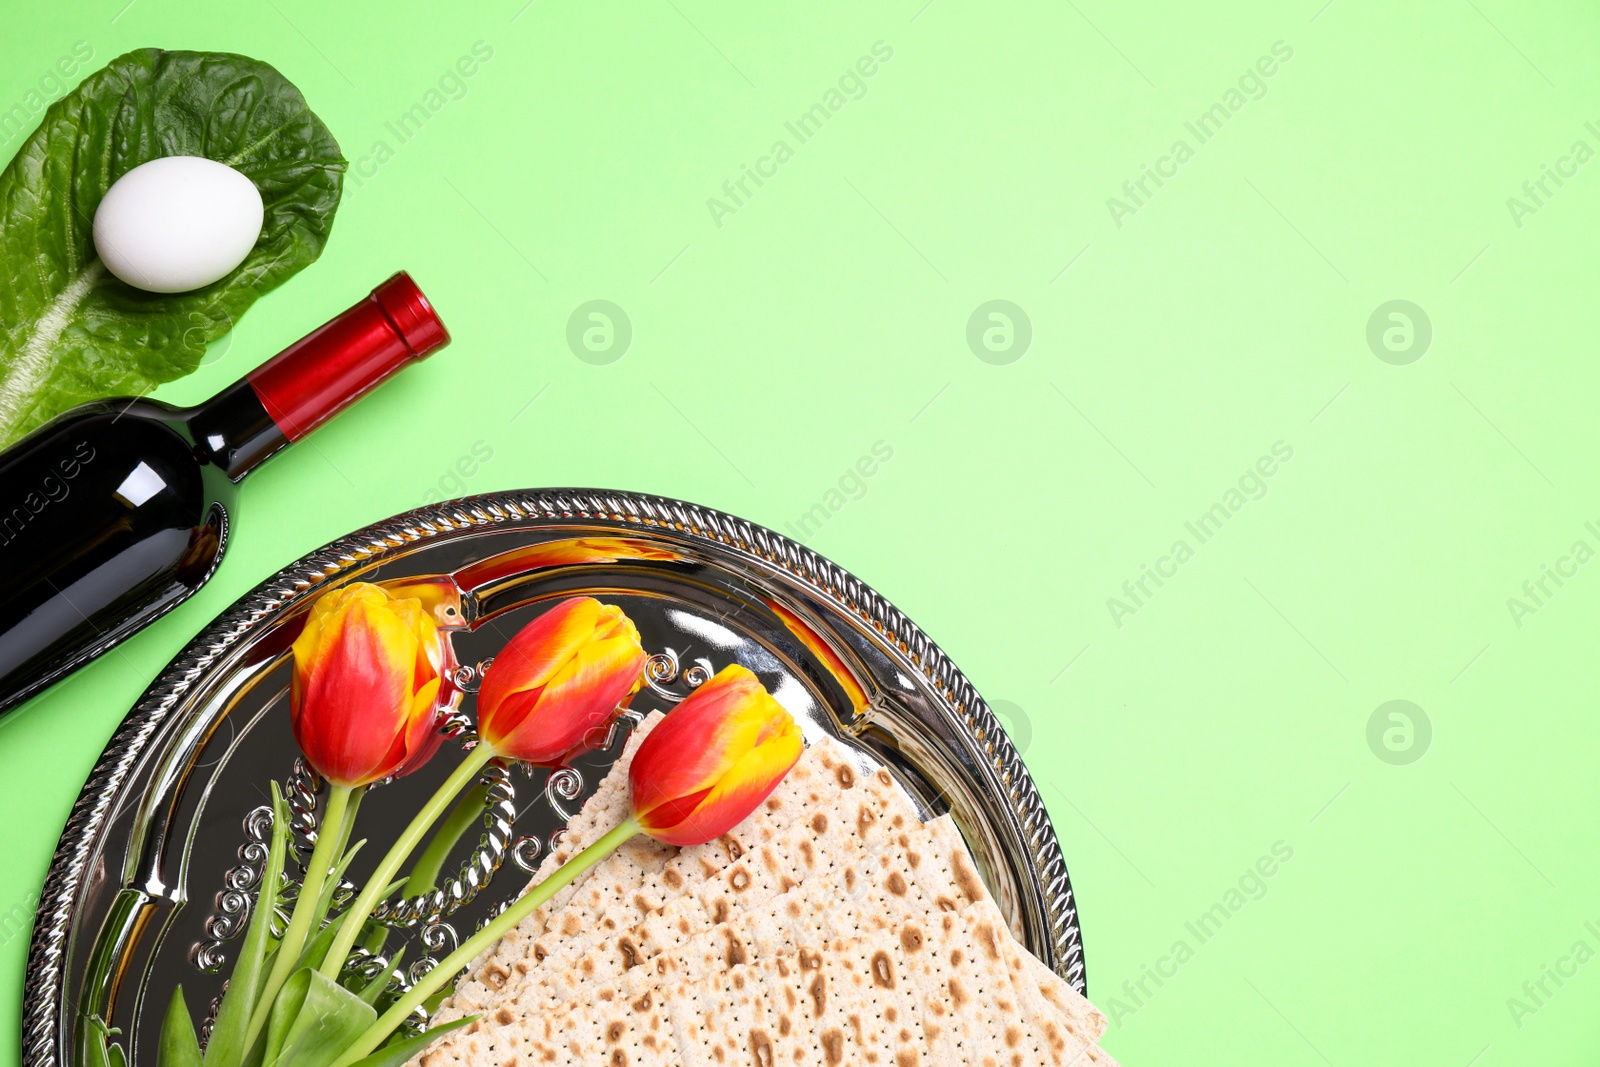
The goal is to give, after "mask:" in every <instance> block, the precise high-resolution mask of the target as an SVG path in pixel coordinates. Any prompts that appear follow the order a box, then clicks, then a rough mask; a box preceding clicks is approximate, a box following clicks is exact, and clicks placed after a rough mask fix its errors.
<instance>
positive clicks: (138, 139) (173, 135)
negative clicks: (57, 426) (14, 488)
mask: <svg viewBox="0 0 1600 1067" xmlns="http://www.w3.org/2000/svg"><path fill="white" fill-rule="evenodd" d="M174 155H189V156H205V157H207V158H210V159H214V160H218V161H220V162H223V163H226V164H228V165H229V166H232V167H235V168H237V169H238V170H240V171H241V172H243V173H244V174H245V175H246V176H247V177H248V178H250V180H251V181H253V182H254V183H255V186H256V188H257V189H258V190H259V191H260V192H261V199H262V201H263V204H264V207H265V210H266V214H265V219H264V223H263V227H262V231H261V236H260V238H259V239H258V240H257V241H256V246H255V248H254V249H253V250H252V251H251V252H250V255H249V256H247V257H246V258H245V261H244V262H243V263H241V264H240V265H239V266H238V268H236V269H235V270H234V271H233V272H232V273H231V274H229V275H228V276H227V277H225V278H223V279H222V280H221V281H218V282H216V283H214V284H212V285H209V286H206V287H205V288H203V289H197V290H195V291H194V292H190V293H176V294H162V293H147V292H143V291H141V290H138V289H134V288H132V287H131V286H128V285H125V284H124V283H122V282H120V281H118V280H117V279H116V278H115V277H113V276H112V275H111V274H110V272H108V271H107V270H106V269H105V267H104V264H102V263H101V262H100V260H99V259H98V258H97V257H96V255H95V250H94V241H93V234H92V226H93V220H94V213H95V209H96V208H97V207H99V205H100V200H101V198H102V197H104V196H105V193H106V190H107V189H108V188H110V186H111V184H112V183H113V182H114V181H116V180H117V179H118V178H120V177H122V175H124V174H126V173H127V172H128V171H130V170H132V169H133V168H134V167H136V166H138V165H139V164H141V163H147V162H149V161H150V160H152V159H156V158H159V157H162V156H174ZM345 166H346V164H345V160H344V158H343V156H341V155H340V152H339V145H338V143H337V142H336V141H334V139H333V135H332V134H330V133H329V132H328V129H327V127H326V126H324V125H323V124H322V121H321V120H320V119H318V118H317V116H316V115H314V114H312V112H311V109H310V108H309V107H308V106H307V105H306V101H305V98H304V97H303V96H301V95H300V91H299V90H298V89H296V88H295V87H294V86H293V85H292V84H290V83H289V81H288V80H287V79H285V78H284V77H283V75H281V74H279V73H278V72H277V71H276V70H274V69H273V68H272V67H271V66H269V65H267V64H266V63H262V62H260V61H258V60H254V59H250V58H248V57H245V56H238V55H230V54H227V53H221V52H167V51H162V50H161V49H158V48H143V49H139V50H137V51H134V52H129V53H127V54H126V55H123V56H119V57H118V58H116V59H114V60H112V61H111V62H110V63H109V64H107V66H106V67H105V68H104V69H102V70H99V71H97V72H95V73H94V74H91V75H90V76H89V77H88V78H86V79H84V81H83V83H82V84H81V85H79V86H78V87H77V88H76V89H74V90H73V91H72V92H70V93H68V94H67V95H66V96H64V97H62V98H61V99H60V100H58V101H56V102H55V103H54V104H52V105H51V106H50V108H49V109H48V110H46V112H45V114H44V119H43V120H42V122H41V123H40V126H39V129H38V130H36V131H35V132H34V134H33V136H31V137H30V138H28V140H27V141H26V142H24V143H23V145H22V147H21V148H20V149H19V150H18V152H17V155H16V157H15V158H14V159H12V161H11V163H10V165H9V166H8V167H6V169H5V171H4V172H3V173H0V445H4V444H7V443H9V442H11V441H13V440H15V439H16V438H17V437H20V436H21V435H22V434H24V433H26V432H27V431H28V430H30V429H32V428H33V427H35V426H37V425H39V424H40V423H42V422H44V421H45V420H46V419H48V418H50V417H51V416H53V415H56V414H58V413H60V412H62V411H64V410H66V409H67V408H69V407H72V406H73V405H75V404H79V403H82V402H84V401H87V400H94V399H98V398H102V397H106V396H112V395H119V394H122V395H138V394H143V393H147V392H149V391H150V390H151V389H153V388H154V387H155V386H156V385H157V384H159V383H161V382H165V381H170V380H172V379H174V378H181V377H182V376H184V375H185V374H188V373H190V372H191V371H193V370H194V369H195V368H196V367H197V366H198V365H199V363H200V359H201V357H202V356H203V355H204V354H205V348H206V344H207V342H209V341H212V340H215V339H216V338H218V337H220V336H222V335H223V334H224V333H227V332H228V331H229V330H230V329H232V328H233V324H234V323H235V322H236V321H237V320H238V319H239V317H240V316H241V315H243V314H244V313H245V311H246V310H247V309H248V308H249V307H250V305H251V304H252V303H254V302H255V300H256V298H257V297H258V296H260V295H261V294H262V293H265V292H267V291H268V290H270V289H272V288H273V287H275V286H277V285H278V284H279V283H281V282H283V281H284V280H285V279H287V278H289V277H291V276H293V275H294V274H295V273H296V272H297V271H299V270H300V269H301V268H302V267H304V266H306V265H307V264H309V263H311V262H313V261H314V260H315V259H316V258H317V256H319V255H320V254H321V253H322V247H323V245H324V244H325V243H326V241H327V239H328V233H329V231H330V229H331V228H332V226H333V217H334V212H335V210H336V209H337V208H338V204H339V192H340V188H341V186H342V183H343V180H344V178H343V175H344V169H345Z"/></svg>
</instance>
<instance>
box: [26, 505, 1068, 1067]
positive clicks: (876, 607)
mask: <svg viewBox="0 0 1600 1067" xmlns="http://www.w3.org/2000/svg"><path fill="white" fill-rule="evenodd" d="M561 519H571V520H585V519H600V520H605V521H610V522H619V523H622V524H624V525H628V526H634V527H637V528H640V529H642V530H661V529H668V530H671V531H672V532H673V533H675V534H677V535H679V536H688V537H691V538H699V539H702V540H706V541H711V542H715V543H716V544H718V545H719V546H721V547H722V548H723V549H724V550H730V549H731V550H732V551H733V552H734V553H736V554H737V555H742V556H745V557H748V558H750V559H752V560H755V561H759V562H761V563H764V564H766V565H768V566H773V567H778V568H780V569H782V570H784V571H786V572H788V573H789V574H790V575H791V576H792V577H794V578H796V579H798V580H799V581H801V582H803V583H805V584H806V585H807V586H809V587H810V588H811V589H812V590H814V591H815V592H817V593H819V594H821V595H823V596H825V597H827V598H828V599H829V600H831V601H832V602H833V603H834V604H836V605H837V606H839V607H840V608H842V609H843V610H845V611H847V612H849V613H850V614H852V615H854V616H856V617H857V618H858V619H859V620H861V621H862V622H864V623H866V624H867V625H869V626H871V627H872V628H873V629H874V630H876V631H877V632H878V633H879V634H880V635H881V636H882V637H883V638H884V639H885V640H887V641H888V642H890V643H891V644H893V645H894V646H895V647H897V648H898V649H899V650H900V652H901V653H902V654H903V655H904V656H905V657H906V658H907V659H908V660H909V662H910V663H911V664H912V665H913V666H915V667H916V668H917V669H918V670H920V671H921V672H922V674H923V675H924V676H925V677H926V678H927V679H928V681H929V682H930V683H931V684H932V685H933V686H934V687H935V689H936V690H937V691H938V692H939V694H940V696H941V697H942V698H943V699H944V701H945V704H946V705H947V708H946V709H945V710H948V711H949V712H951V713H953V715H954V716H955V719H956V725H957V726H958V727H960V728H961V729H962V730H964V731H965V732H966V733H967V734H968V735H969V736H977V737H983V738H985V739H988V743H987V744H986V745H984V746H980V747H981V748H982V750H983V751H984V752H985V754H986V755H987V757H988V759H989V760H990V762H991V763H992V764H993V769H994V771H995V772H996V775H997V778H998V781H1000V782H1003V783H1005V784H1006V788H1007V790H1008V792H1009V798H1008V799H1009V800H1010V802H1011V804H1012V806H1013V808H1014V810H1015V812H1016V813H1017V815H1018V818H1019V821H1020V824H1021V827H1022V831H1023V834H1024V836H1025V838H1026V842H1027V848H1028V851H1029V854H1030V855H1029V858H1030V860H1031V861H1032V865H1033V868H1034V870H1035V871H1036V872H1037V874H1038V876H1039V882H1040V885H1039V888H1040V892H1041V894H1042V896H1043V897H1044V899H1045V902H1046V905H1047V919H1048V921H1049V925H1050V934H1051V938H1052V942H1053V946H1052V947H1053V948H1054V951H1055V954H1056V958H1057V970H1058V971H1059V972H1060V973H1061V974H1062V975H1063V977H1065V978H1066V979H1067V980H1068V981H1070V982H1072V983H1073V985H1074V986H1076V987H1077V988H1078V989H1079V990H1080V991H1082V990H1084V989H1085V980H1084V963H1083V944H1082V936H1081V931H1080V929H1079V926H1078V915H1077V904H1076V901H1075V899H1074V897H1073V892H1072V885H1071V882H1070V881H1069V879H1068V876H1067V868H1066V861H1065V858H1064V857H1063V855H1062V852H1061V846H1060V842H1059V841H1058V840H1057V838H1056V835H1055V830H1054V827H1053V826H1052V824H1051V822H1050V816H1049V814H1048V813H1047V812H1046V810H1045V806H1044V801H1043V799H1042V798H1041V797H1040V795H1039V791H1038V789H1037V788H1036V787H1035V786H1034V783H1033V778H1032V776H1031V775H1030V774H1029V773H1028V770H1027V767H1026V766H1025V765H1024V764H1023V762H1022V757H1021V755H1020V754H1019V753H1018V752H1017V750H1016V748H1015V746H1014V745H1013V744H1012V743H1011V739H1010V737H1009V736H1008V735H1007V734H1006V732H1005V729H1004V728H1003V727H1002V726H1001V724H1000V722H999V720H998V719H997V718H995V716H994V713H993V712H992V711H991V710H990V709H989V706H988V705H987V704H986V703H985V702H984V701H983V698H982V697H981V696H979V695H978V692H977V690H976V689H974V688H973V686H972V684H971V683H970V682H969V681H968V680H967V678H966V676H965V675H963V674H962V673H961V671H960V670H958V669H957V668H956V666H955V664H954V663H952V662H951V661H950V659H949V657H948V656H946V655H945V653H944V651H943V650H942V649H940V648H939V646H938V645H936V644H935V643H934V642H933V641H932V640H931V639H930V638H929V637H928V635H927V634H925V633H923V632H922V630H921V629H920V628H918V627H917V625H916V624H915V623H913V622H912V621H911V620H910V619H908V618H907V617H906V616H905V615H903V614H902V613H901V612H900V611H899V609H897V608H896V607H895V606H894V605H893V604H890V603H889V602H888V601H887V600H885V599H884V598H883V597H882V596H880V595H879V594H878V593H877V592H876V591H874V590H873V589H872V588H870V587H869V586H867V585H866V584H865V583H864V582H862V581H861V580H860V579H858V578H856V577H855V576H854V575H852V574H851V573H850V572H848V571H846V570H845V569H844V568H842V567H840V566H838V565H837V564H835V563H833V562H832V561H831V560H828V559H826V558H825V557H823V556H820V555H818V554H817V553H815V552H813V551H812V550H811V549H809V548H806V547H805V546H804V545H801V544H799V543H798V542H795V541H792V540H790V539H789V538H787V537H784V536H783V535H781V534H778V533H775V532H773V531H772V530H769V529H767V528H765V527H763V526H758V525H756V524H754V523H751V522H747V521H745V520H743V519H740V518H737V517H736V516H733V515H729V514H727V513H725V512H721V511H717V510H715V509H712V508H707V507H702V506H700V505H697V504H691V503H688V502H686V501H682V500H676V499H673V498H670V497H660V496H653V495H648V494H642V493H629V492H612V491H608V490H597V489H523V490H507V491H503V492H495V493H484V494H479V495H476V496H470V497H462V498H459V499H456V500H447V501H444V502H442V503H439V504H433V505H428V506H425V507H421V508H417V509H414V510H412V511H408V512H404V513H402V514H399V515H396V516H394V517H392V518H389V519H385V520H383V521H380V522H377V523H373V524H371V525H369V526H366V527H364V528H362V529H360V530H357V531H355V532H353V533H351V534H347V535H346V536H344V537H341V538H339V539H337V540H335V541H333V542H331V543H329V544H327V545H325V546H323V547H322V548H320V549H317V550H316V551H313V552H311V553H309V554H307V555H305V556H302V557H301V558H300V559H298V560H296V561H295V562H294V563H291V564H289V565H288V566H286V567H284V568H283V569H282V570H280V571H278V572H277V573H276V574H274V575H273V576H272V577H270V578H268V579H267V580H266V581H264V582H262V583H261V584H260V585H258V586H256V587H255V588H254V589H252V590H251V591H250V592H248V593H246V594H245V595H244V596H242V597H240V598H239V599H238V600H237V601H235V602H234V603H233V604H232V605H231V606H230V607H228V608H226V609H225V610H224V611H222V612H221V613H220V614H219V615H217V617H216V618H215V619H213V620H212V622H211V623H209V624H208V625H207V626H206V627H205V628H204V629H203V630H201V631H200V633H199V634H198V635H196V637H195V638H194V639H193V640H192V641H190V643H189V644H188V645H187V646H185V648H184V649H183V651H182V652H180V653H179V654H178V655H177V656H176V657H175V658H174V659H173V660H172V661H171V662H170V663H169V664H168V665H167V666H166V667H165V668H164V669H163V670H162V671H161V673H160V674H159V675H157V677H156V679H155V681H154V682H152V683H151V685H150V687H149V688H148V689H147V690H146V691H145V693H144V695H143V696H141V697H140V698H139V700H138V702H137V703H136V704H135V705H134V707H133V709H132V710H131V711H130V712H129V713H128V715H127V717H126V718H125V719H124V720H123V722H122V724H121V725H120V726H119V727H118V728H117V730H116V732H115V733H114V734H113V735H112V737H111V740H110V741H109V742H107V745H106V748H105V750H104V752H103V753H102V754H101V756H100V759H99V760H98V761H97V762H96V763H95V766H94V769H93V771H91V772H90V774H89V777H88V779H87V781H85V783H84V786H83V790H82V792H81V793H80V794H79V796H78V799H77V801H75V802H74V804H73V806H72V811H71V814H70V815H69V816H68V818H67V822H66V825H65V826H64V827H63V828H62V833H61V840H60V843H59V844H58V845H57V846H56V851H55V854H54V856H53V857H52V859H51V861H50V868H49V872H48V873H47V875H46V877H45V882H44V886H43V888H42V890H41V892H40V902H39V908H38V912H37V914H36V917H35V921H34V928H33V934H32V938H31V941H30V944H29V949H28V959H27V967H26V971H25V973H24V978H23V1018H22V1030H21V1039H22V1065H23V1067H66V1065H63V1064H61V1063H60V1062H59V1060H58V1057H57V1050H58V1048H59V1044H60V1038H59V1033H58V1031H59V1026H60V1020H59V1018H58V1014H57V1011H56V1004H57V1001H58V1000H59V998H60V995H61V989H62V984H63V982H64V980H65V978H66V974H65V970H66V967H67V964H68V959H67V944H68V940H69V937H70V934H71V924H72V916H73V911H74V901H75V898H76V897H77V896H78V892H79V889H80V887H81V885H82V882H83V877H84V874H85V869H86V867H87V865H88V862H89V859H90V857H91V856H92V854H93V852H94V850H95V848H96V845H97V842H98V838H99V832H100V829H101V828H102V826H103V825H104V824H105V822H106V819H107V817H108V815H109V814H110V813H111V810H112V807H113V805H114V804H115V802H116V801H117V799H118V792H119V790H120V787H121V785H122V783H123V782H124V780H125V779H126V778H127V776H128V774H129V772H130V771H131V770H132V769H133V768H134V766H135V765H136V764H137V762H138V761H139V759H140V758H141V756H142V755H143V754H144V752H145V749H146V746H147V744H148V742H149V740H150V738H151V737H152V736H153V735H154V734H155V733H156V732H157V730H158V729H159V728H160V727H161V725H162V724H163V722H164V721H165V720H166V717H167V715H168V714H169V713H170V712H171V710H172V709H173V707H174V706H176V705H177V703H178V702H179V700H180V699H181V698H182V697H183V696H184V695H185V694H186V693H187V692H188V691H189V689H190V688H191V687H192V686H193V685H194V683H195V681H196V680H197V679H198V678H200V677H201V675H202V674H203V672H204V671H205V670H206V669H207V668H208V667H209V666H210V665H211V664H212V663H213V662H214V661H216V660H217V659H218V658H219V657H220V656H222V655H223V654H224V653H225V652H227V651H228V649H229V648H231V647H232V646H233V645H234V643H235V642H237V641H238V640H239V639H240V637H241V636H243V635H244V634H246V633H248V632H249V631H250V630H252V629H253V628H254V627H256V626H258V625H260V624H261V623H262V622H263V621H264V620H265V619H267V618H268V617H270V616H272V615H274V614H275V613H277V612H278V611H281V610H282V609H284V608H285V607H287V606H288V605H289V604H291V603H292V602H294V601H295V600H296V599H297V598H299V597H300V596H301V595H302V594H303V593H305V591H306V590H307V589H309V588H311V587H312V586H314V585H316V584H317V583H319V582H322V581H326V580H328V579H329V578H331V577H333V576H334V575H336V574H339V573H340V572H342V571H344V570H347V569H349V568H351V567H354V566H364V565H366V564H368V563H371V562H372V561H373V560H374V559H376V558H378V557H381V556H383V555H386V554H388V553H390V552H393V551H395V550H398V549H402V548H407V547H410V546H414V545H416V544H418V543H419V542H423V541H426V540H428V539H430V538H433V537H437V536H441V535H444V534H447V533H451V532H454V531H459V530H467V529H473V528H484V527H492V526H497V525H501V524H517V523H522V522H530V521H548V520H561Z"/></svg>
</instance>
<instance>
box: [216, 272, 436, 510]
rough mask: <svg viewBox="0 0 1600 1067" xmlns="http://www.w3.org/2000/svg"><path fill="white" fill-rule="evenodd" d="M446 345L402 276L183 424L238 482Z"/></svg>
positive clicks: (419, 297)
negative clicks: (269, 459) (290, 445)
mask: <svg viewBox="0 0 1600 1067" xmlns="http://www.w3.org/2000/svg"><path fill="white" fill-rule="evenodd" d="M449 343H450V335H449V334H448V333H447V332H445V328H444V324H443V323H442V322H440V321H439V317H438V316H437V315H436V314H434V311H433V308H432V306H431V305H429V303H428V299H427V297H425V296H423V295H422V291H421V290H420V289H418V288H417V286H416V283H415V282H413V281H412V280H411V277H410V276H409V275H408V274H406V273H405V272H404V271H402V272H400V273H398V274H396V275H394V276H393V277H392V278H390V279H389V280H388V281H386V282H384V283H383V284H382V285H380V286H378V287H377V288H376V289H374V290H373V291H372V293H371V294H370V295H369V296H367V298H366V299H364V300H362V301H361V302H360V303H358V304H356V305H355V306H354V307H352V308H350V309H349V310H347V311H345V312H343V313H342V314H340V315H338V316H336V317H335V318H333V319H332V320H331V321H329V322H327V323H326V324H324V325H323V326H321V327H320V328H318V329H317V330H316V331H314V332H312V333H310V334H308V335H307V336H305V337H303V338H301V339H300V340H299V341H296V342H295V343H294V344H292V345H290V346H289V347H288V348H286V349H284V350H283V351H282V352H279V353H278V354H277V355H276V356H273V357H272V358H271V359H269V360H267V362H265V363H263V364H262V365H261V366H259V367H257V368H256V369H255V370H253V371H251V372H250V373H248V374H246V375H245V376H244V377H243V378H241V379H240V380H239V381H237V382H235V383H234V384H233V385H231V386H229V387H228V388H227V389H224V390H223V391H222V392H220V393H218V394H217V395H216V396H214V397H212V398H211V399H210V400H208V401H207V402H206V403H204V404H202V405H201V406H200V407H198V408H195V409H193V411H192V412H191V414H190V416H189V426H190V429H191V431H192V432H193V433H194V436H195V441H196V444H197V445H198V446H199V447H201V448H203V449H204V450H205V451H206V452H207V453H208V455H209V456H210V458H211V460H212V462H214V463H216V464H217V465H218V466H219V467H221V468H222V469H223V470H225V471H226V472H227V474H228V477H229V478H231V479H233V480H234V481H238V480H239V479H241V478H243V477H244V476H245V475H246V474H249V473H250V472H251V471H252V470H254V469H255V468H256V467H257V466H259V465H260V464H261V463H262V462H264V461H265V460H266V459H267V458H269V457H270V456H272V455H273V454H275V453H276V452H278V451H279V450H280V449H282V448H283V447H284V446H285V445H287V444H291V443H293V442H295V441H298V440H300V438H302V437H304V436H305V435H306V434H308V433H310V432H311V431H312V430H314V429H316V428H317V427H318V426H321V425H322V424H323V423H324V422H326V421H328V420H329V419H330V418H332V417H333V416H335V415H337V414H338V413H339V412H341V411H343V410H344V409H345V408H347V407H349V406H350V405H351V404H353V403H354V402H355V401H357V400H359V399H360V398H361V397H363V396H365V395H366V394H367V393H369V392H371V391H372V390H373V389H374V388H376V387H377V386H378V385H379V384H380V383H381V382H383V381H384V380H385V379H387V378H389V377H391V376H392V375H394V374H395V373H396V372H398V371H400V370H402V369H404V368H405V367H407V366H409V365H410V364H411V363H413V362H415V361H417V360H420V359H422V358H423V357H424V356H426V355H428V353H430V352H432V351H433V350H434V349H436V348H440V347H442V346H444V345H446V344H449Z"/></svg>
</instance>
